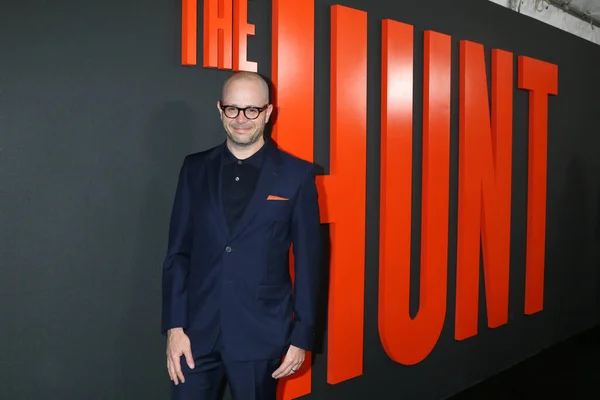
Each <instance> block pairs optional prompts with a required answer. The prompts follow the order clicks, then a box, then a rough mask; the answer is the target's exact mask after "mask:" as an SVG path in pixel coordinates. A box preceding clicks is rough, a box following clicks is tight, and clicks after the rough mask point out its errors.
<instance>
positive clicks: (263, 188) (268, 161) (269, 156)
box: [231, 143, 279, 240]
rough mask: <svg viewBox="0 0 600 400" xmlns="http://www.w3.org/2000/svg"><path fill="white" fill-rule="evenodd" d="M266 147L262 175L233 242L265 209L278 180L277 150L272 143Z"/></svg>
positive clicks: (234, 232)
mask: <svg viewBox="0 0 600 400" xmlns="http://www.w3.org/2000/svg"><path fill="white" fill-rule="evenodd" d="M265 146H268V147H267V148H266V149H265V150H266V154H265V159H264V161H263V166H262V168H261V170H260V175H259V176H258V181H257V182H256V187H255V189H254V193H253V195H252V197H251V198H250V202H249V203H248V205H247V206H246V209H245V210H244V213H243V214H242V217H241V218H240V220H239V222H238V223H237V224H236V227H235V230H234V231H233V232H232V236H231V240H233V239H235V237H236V236H238V235H239V234H240V233H241V232H242V231H243V230H244V228H246V227H247V226H248V224H249V223H250V222H251V221H252V220H253V219H254V217H255V216H256V213H258V211H260V210H261V209H262V208H264V202H265V200H266V199H267V196H268V195H269V194H270V193H271V190H272V188H273V183H274V181H275V179H276V178H277V173H278V171H277V168H278V167H279V163H278V162H277V156H278V154H277V149H276V148H274V147H273V146H272V145H271V144H270V143H265Z"/></svg>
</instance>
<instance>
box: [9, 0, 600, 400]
mask: <svg viewBox="0 0 600 400" xmlns="http://www.w3.org/2000/svg"><path fill="white" fill-rule="evenodd" d="M2 3H3V4H2V11H1V13H0V183H1V185H0V188H1V189H0V341H1V343H2V344H1V345H0V376H1V377H2V379H1V382H2V384H0V398H6V399H15V400H17V399H34V398H35V399H38V398H44V399H144V400H146V399H162V398H167V394H168V384H169V381H168V377H167V374H166V369H165V360H164V340H163V337H162V336H161V335H160V333H159V320H160V269H161V262H162V258H163V256H164V252H165V247H166V233H167V223H168V216H169V212H170V206H171V202H172V197H173V191H174V188H175V184H176V177H177V173H178V169H179V166H180V163H181V161H182V158H183V156H184V155H185V154H187V153H190V152H193V151H198V150H201V149H204V148H207V147H209V146H212V145H215V144H217V143H219V142H220V141H221V140H222V139H223V135H222V133H221V130H220V122H219V120H218V118H217V113H216V110H215V108H214V107H215V101H216V99H217V98H218V96H219V89H220V84H221V81H222V80H223V79H224V78H225V77H226V76H227V75H228V74H227V73H226V72H223V71H215V70H205V69H203V68H201V67H200V66H199V67H182V66H181V65H180V63H179V60H180V54H179V51H180V13H181V8H180V1H179V0H145V1H134V0H104V1H93V2H92V1H75V0H71V1H67V0H63V1H52V2H50V1H42V0H39V1H34V0H19V1H12V2H9V1H4V2H2ZM199 3H200V4H201V1H199ZM330 4H334V3H333V2H332V1H329V0H328V1H325V0H323V1H317V17H316V18H317V28H316V30H317V34H318V35H320V34H323V38H322V39H319V40H317V49H316V51H317V53H316V54H317V60H316V64H317V65H316V79H317V92H316V96H315V102H316V106H317V114H316V118H317V119H316V132H317V133H316V135H317V136H316V143H317V145H316V146H317V148H316V149H315V157H316V161H317V163H319V164H320V165H323V166H324V169H325V171H327V170H328V168H327V165H328V156H327V154H328V148H329V145H328V116H327V109H328V89H327V88H328V71H329V70H328V68H329V60H328V58H327V57H326V56H327V54H328V38H329V34H328V31H329V5H330ZM341 4H343V5H347V6H352V7H356V8H359V9H363V10H366V11H368V12H369V59H370V61H369V82H368V83H369V110H368V111H369V117H368V118H369V119H368V128H369V132H368V150H367V151H368V171H367V177H368V186H367V189H368V199H367V217H368V222H367V254H366V270H367V277H366V328H365V360H364V374H363V376H362V377H360V378H357V379H354V380H351V381H348V382H344V383H342V384H340V385H335V386H330V385H327V384H326V383H325V368H326V357H325V355H324V354H319V355H317V359H316V364H315V368H314V373H313V379H314V382H313V395H312V396H311V397H310V398H314V399H331V398H398V397H400V396H401V395H402V398H404V399H409V398H414V399H437V398H442V397H444V396H447V395H449V394H451V393H453V392H456V391H458V390H461V389H464V388H466V387H467V386H469V385H471V384H473V383H475V382H476V381H479V380H481V379H484V378H486V377H488V376H490V375H491V374H493V373H496V372H499V371H500V370H502V369H504V368H506V367H508V366H509V365H511V364H513V363H515V362H517V361H519V360H521V359H523V358H525V357H527V356H529V355H532V354H534V353H536V352H538V351H540V350H541V349H542V348H545V347H547V346H549V345H551V344H553V343H556V342H557V341H559V340H562V339H564V338H567V337H569V336H571V335H573V334H575V333H577V332H579V331H581V330H583V329H586V328H588V327H590V326H592V325H594V324H596V323H598V321H599V317H598V299H599V294H600V291H599V289H598V278H599V274H598V272H597V271H598V268H597V267H598V260H600V259H599V258H598V255H597V252H596V248H597V236H596V228H597V226H598V222H597V221H598V211H599V208H600V202H599V197H598V191H599V188H600V174H599V173H598V172H600V168H599V163H598V161H596V158H597V155H598V149H599V146H600V137H599V136H598V128H597V127H598V122H599V119H598V101H597V97H594V96H597V95H598V93H600V90H599V89H600V74H598V66H599V65H600V48H599V47H598V46H596V45H593V44H591V43H589V42H586V41H584V40H582V39H579V38H577V37H575V36H573V35H570V34H568V33H565V32H562V31H559V30H557V29H554V28H552V27H549V26H546V25H544V24H542V23H540V22H537V21H534V20H532V19H528V18H526V17H523V16H519V15H517V14H516V13H513V12H511V11H509V10H506V9H504V8H501V7H499V6H496V5H494V4H491V3H488V2H485V1H475V0H470V1H469V0H462V1H452V2H449V1H445V0H430V1H428V2H387V1H384V0H377V1H376V0H369V1H367V0H345V1H342V2H341ZM199 8H200V9H201V8H202V7H199ZM200 11H201V10H200ZM249 13H250V15H249V20H250V22H251V23H254V24H255V25H256V27H257V35H256V37H254V38H250V42H249V43H250V49H249V59H251V60H254V61H258V62H259V65H260V70H259V72H261V73H263V74H265V75H267V76H270V61H271V44H270V32H271V19H270V18H271V5H270V1H268V0H253V1H250V2H249ZM382 18H392V19H396V20H399V21H402V22H407V23H410V24H413V25H415V29H416V38H417V39H416V48H417V52H416V55H415V56H416V57H415V59H416V60H418V61H417V66H416V67H417V68H416V70H415V71H416V84H415V87H416V88H418V90H417V93H416V94H415V100H416V101H415V104H416V107H415V142H416V143H417V144H416V146H415V150H416V151H417V153H416V154H415V167H416V168H417V172H418V171H419V170H420V167H419V165H420V156H419V154H420V144H419V143H420V142H419V140H420V138H421V131H420V128H421V122H420V111H421V107H420V101H421V94H420V87H421V78H422V76H421V75H422V74H421V72H420V70H421V67H422V65H421V61H419V60H420V59H421V56H422V51H421V49H422V42H423V41H422V31H423V30H425V29H432V30H436V31H439V32H442V33H447V34H450V35H452V36H453V57H454V58H453V72H454V78H453V90H454V91H453V105H452V117H453V120H452V135H453V136H452V157H451V161H452V165H453V167H452V174H451V185H452V186H451V187H452V188H451V202H450V206H451V212H450V250H449V260H450V261H449V294H448V296H449V297H448V315H447V318H446V325H445V328H444V331H443V333H442V337H441V338H440V341H439V343H438V345H437V347H436V349H435V350H434V351H433V353H432V354H431V355H430V357H429V358H427V359H426V360H425V361H424V362H422V363H421V364H418V365H416V366H413V367H405V366H400V365H396V364H394V363H393V362H392V361H390V360H389V359H388V358H387V356H386V355H385V353H384V352H383V350H382V347H381V345H380V343H379V337H378V333H377V279H378V270H377V267H378V254H377V253H378V227H379V225H378V224H379V222H378V213H379V206H378V201H379V200H378V193H379V190H378V188H379V170H378V163H379V143H380V142H379V97H380V92H379V91H380V89H379V79H380V72H379V71H380V53H379V52H380V50H379V49H380V36H381V34H380V20H381V19H382ZM201 33H202V32H201V29H200V34H201ZM461 39H468V40H473V41H477V42H480V43H483V44H484V45H485V46H486V49H488V50H489V49H490V48H492V47H494V48H501V49H504V50H509V51H512V52H514V54H515V57H516V56H518V55H527V56H531V57H534V58H538V59H541V60H545V61H549V62H552V63H555V64H558V66H559V95H558V96H556V97H553V98H551V100H550V106H549V107H550V117H549V118H550V123H549V125H550V128H549V141H548V143H549V148H548V162H549V164H548V218H547V221H548V222H547V252H546V257H547V263H546V298H545V308H544V311H543V312H541V313H539V314H537V315H534V316H531V317H526V316H525V315H523V312H522V310H523V304H524V264H525V232H526V230H525V227H526V201H527V196H526V189H527V172H526V171H527V116H528V107H527V93H526V92H523V91H516V92H515V95H514V106H515V109H514V156H513V158H514V161H513V212H512V236H513V242H512V249H511V254H512V259H511V297H510V307H511V313H510V323H509V324H508V325H506V326H503V327H501V328H498V329H496V330H488V329H487V328H486V327H485V323H486V322H485V317H484V315H485V308H484V307H483V302H482V307H481V310H482V314H481V315H482V317H481V318H480V325H481V329H480V334H479V335H478V336H477V337H474V338H471V339H469V340H466V341H463V342H456V341H454V339H453V329H454V311H453V308H454V280H455V262H454V260H455V259H456V251H455V248H456V234H455V232H456V219H457V212H456V206H457V195H456V184H457V168H456V166H457V160H458V158H457V147H458V146H457V145H458V137H457V132H458V118H457V117H458V114H457V112H458V103H457V100H458V81H457V77H458V75H457V72H458V40H461ZM201 40H202V37H201V36H200V38H199V43H202V42H201ZM200 54H201V53H200ZM488 54H489V53H488ZM515 68H516V64H515ZM515 77H516V70H515ZM515 85H516V79H515ZM415 190H416V191H417V193H420V185H419V183H416V186H415ZM415 212H419V207H417V209H416V210H415ZM415 215H417V214H415ZM416 233H418V228H417V232H416ZM415 237H418V236H415ZM415 242H417V241H415ZM417 259H418V258H417V257H415V262H414V263H413V264H414V267H415V268H416V267H417V266H418V264H417ZM415 271H416V269H415ZM415 279H416V278H415ZM415 282H416V280H415ZM415 282H413V283H415ZM413 286H414V285H413ZM413 297H414V296H413ZM323 307H325V305H323Z"/></svg>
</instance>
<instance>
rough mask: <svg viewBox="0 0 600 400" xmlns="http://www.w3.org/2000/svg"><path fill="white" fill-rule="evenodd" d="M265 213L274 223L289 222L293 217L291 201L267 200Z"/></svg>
mask: <svg viewBox="0 0 600 400" xmlns="http://www.w3.org/2000/svg"><path fill="white" fill-rule="evenodd" d="M264 206H265V211H266V215H267V217H268V218H270V219H272V220H273V221H281V222H288V221H289V220H290V219H291V217H292V202H291V200H266V204H265V205H264Z"/></svg>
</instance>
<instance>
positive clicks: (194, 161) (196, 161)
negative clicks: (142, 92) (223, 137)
mask: <svg viewBox="0 0 600 400" xmlns="http://www.w3.org/2000/svg"><path fill="white" fill-rule="evenodd" d="M219 148H220V146H215V147H212V148H210V149H206V150H202V151H198V152H195V153H190V154H188V155H186V156H185V158H184V160H183V162H184V164H186V165H188V166H190V167H192V168H193V167H195V166H198V165H200V164H202V163H204V162H205V161H206V160H207V159H209V158H210V157H211V156H212V155H213V154H215V152H217V151H218V150H219Z"/></svg>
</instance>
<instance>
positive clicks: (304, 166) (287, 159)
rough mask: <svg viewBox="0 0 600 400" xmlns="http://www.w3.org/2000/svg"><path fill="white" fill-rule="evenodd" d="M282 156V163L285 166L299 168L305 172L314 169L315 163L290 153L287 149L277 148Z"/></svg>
mask: <svg viewBox="0 0 600 400" xmlns="http://www.w3.org/2000/svg"><path fill="white" fill-rule="evenodd" d="M277 150H278V151H279V154H280V156H281V160H282V163H283V164H284V165H285V166H288V167H291V168H293V169H297V170H299V171H302V172H305V171H307V170H314V164H313V163H311V162H309V161H307V160H304V159H302V158H300V157H298V156H295V155H293V154H290V153H288V152H286V151H285V150H281V149H277Z"/></svg>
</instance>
